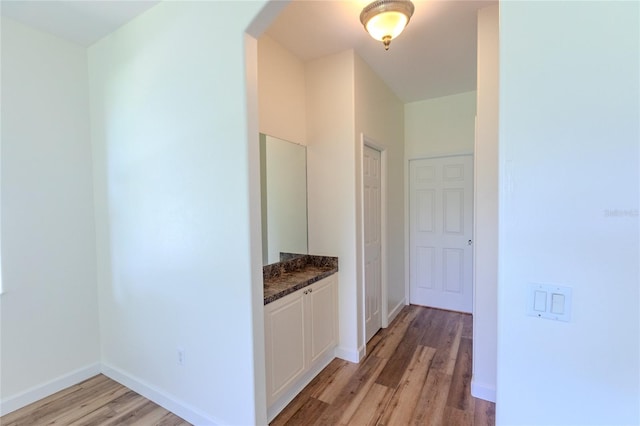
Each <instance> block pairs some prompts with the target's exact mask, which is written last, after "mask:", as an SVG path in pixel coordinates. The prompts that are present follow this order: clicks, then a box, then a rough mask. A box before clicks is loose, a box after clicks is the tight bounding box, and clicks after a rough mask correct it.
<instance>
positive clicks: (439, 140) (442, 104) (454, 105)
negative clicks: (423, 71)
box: [404, 91, 476, 159]
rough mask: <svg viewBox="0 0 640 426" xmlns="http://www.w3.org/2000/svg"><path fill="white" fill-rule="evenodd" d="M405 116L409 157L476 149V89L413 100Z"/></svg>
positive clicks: (406, 143) (406, 149) (405, 110)
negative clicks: (474, 145) (474, 143)
mask: <svg viewBox="0 0 640 426" xmlns="http://www.w3.org/2000/svg"><path fill="white" fill-rule="evenodd" d="M404 115H405V124H404V134H405V148H404V149H405V156H406V158H408V159H411V158H420V157H429V156H438V155H451V154H461V153H465V154H467V153H470V152H473V140H474V132H475V115H476V92H475V91H472V92H464V93H458V94H455V95H451V96H444V97H441V98H434V99H427V100H424V101H418V102H410V103H408V104H405V106H404Z"/></svg>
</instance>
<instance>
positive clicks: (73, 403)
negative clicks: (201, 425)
mask: <svg viewBox="0 0 640 426" xmlns="http://www.w3.org/2000/svg"><path fill="white" fill-rule="evenodd" d="M0 424H1V425H2V426H34V425H38V426H40V425H64V426H115V425H136V426H150V425H154V426H189V423H187V422H186V421H184V420H183V419H181V418H180V417H178V416H176V415H175V414H173V413H171V412H169V411H167V410H165V409H164V408H162V407H160V406H159V405H157V404H155V403H153V402H151V401H149V400H148V399H146V398H144V397H142V396H141V395H139V394H137V393H136V392H134V391H132V390H130V389H128V388H126V387H124V386H122V385H121V384H119V383H117V382H114V381H113V380H111V379H109V378H108V377H106V376H104V375H102V374H99V375H97V376H95V377H92V378H90V379H88V380H85V381H84V382H82V383H79V384H77V385H75V386H71V387H69V388H67V389H64V390H62V391H60V392H58V393H55V394H53V395H51V396H49V397H47V398H44V399H41V400H40V401H37V402H34V403H33V404H30V405H28V406H26V407H24V408H21V409H19V410H16V411H14V412H11V413H9V414H6V415H4V416H2V417H0Z"/></svg>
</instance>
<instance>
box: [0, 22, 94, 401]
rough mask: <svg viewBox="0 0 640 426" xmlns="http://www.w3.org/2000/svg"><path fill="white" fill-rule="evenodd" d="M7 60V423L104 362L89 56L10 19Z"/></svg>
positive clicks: (5, 33) (3, 385)
mask: <svg viewBox="0 0 640 426" xmlns="http://www.w3.org/2000/svg"><path fill="white" fill-rule="evenodd" d="M1 60H2V209H3V210H2V254H3V257H2V273H3V287H4V290H5V294H3V295H2V296H1V297H2V298H1V299H0V306H1V312H2V314H1V316H2V318H1V333H2V352H1V354H0V359H1V360H2V361H1V363H2V364H1V369H2V374H1V375H0V377H1V379H0V389H1V399H2V412H3V413H4V412H8V411H10V410H13V409H15V408H19V406H21V405H24V404H25V403H28V402H32V400H33V399H34V398H35V399H38V398H40V397H42V396H45V394H46V393H49V392H53V391H56V390H59V389H60V388H62V387H66V386H68V385H70V384H72V383H70V382H69V380H71V381H73V380H79V379H81V378H83V377H86V376H87V375H88V376H91V375H93V374H95V373H96V372H97V371H98V370H97V363H98V362H99V357H100V354H99V337H98V336H99V328H98V301H97V289H96V264H95V234H94V218H93V216H94V213H93V191H92V184H91V182H92V179H91V175H92V171H91V149H90V148H91V146H90V142H89V138H90V131H89V112H88V107H89V93H88V84H87V78H88V77H87V63H86V60H87V56H86V51H85V49H83V48H81V47H79V46H76V45H74V44H71V43H68V42H65V41H62V40H60V39H58V38H55V37H53V36H50V35H47V34H44V33H41V32H38V31H35V30H33V29H30V28H28V27H25V26H23V25H21V24H18V23H16V22H13V21H11V20H8V19H5V18H2V58H1ZM43 392H44V393H43Z"/></svg>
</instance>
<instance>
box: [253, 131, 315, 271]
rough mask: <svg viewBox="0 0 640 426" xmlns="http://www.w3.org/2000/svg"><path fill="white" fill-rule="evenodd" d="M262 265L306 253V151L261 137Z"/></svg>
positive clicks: (276, 139) (297, 146)
mask: <svg viewBox="0 0 640 426" xmlns="http://www.w3.org/2000/svg"><path fill="white" fill-rule="evenodd" d="M260 187H261V196H262V264H263V265H269V264H271V263H276V262H280V253H298V254H306V253H307V250H308V248H307V247H308V246H307V148H306V147H305V146H304V145H298V144H296V143H292V142H288V141H284V140H282V139H278V138H274V137H272V136H268V135H264V134H260Z"/></svg>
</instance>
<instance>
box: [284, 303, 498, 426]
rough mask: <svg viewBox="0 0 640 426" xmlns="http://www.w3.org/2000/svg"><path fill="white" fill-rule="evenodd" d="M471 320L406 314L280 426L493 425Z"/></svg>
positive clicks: (323, 377) (321, 381)
mask: <svg viewBox="0 0 640 426" xmlns="http://www.w3.org/2000/svg"><path fill="white" fill-rule="evenodd" d="M471 327H472V321H471V316H470V315H466V314H459V313H455V312H448V311H441V310H436V309H430V308H423V307H418V306H407V307H405V308H404V309H403V310H402V311H401V312H400V314H398V317H397V318H396V319H395V320H394V321H393V323H392V324H391V325H390V326H389V327H388V328H386V329H383V330H380V331H379V332H378V334H376V335H375V336H374V337H373V338H372V339H371V341H370V342H369V344H368V345H367V354H368V355H367V356H366V358H365V359H364V360H362V361H361V362H360V364H353V363H349V362H347V361H343V360H339V359H336V360H334V361H332V362H331V363H330V364H329V365H328V366H327V367H326V368H325V369H324V370H323V371H322V372H321V373H320V374H319V375H318V376H317V377H316V378H315V379H314V380H313V381H312V382H311V383H310V384H309V385H308V386H307V387H306V388H305V389H304V390H303V391H302V392H301V393H300V394H299V395H298V396H297V397H296V398H295V399H294V400H293V401H292V402H291V403H290V404H289V405H288V406H287V407H286V408H285V409H284V410H283V411H282V412H281V413H280V414H279V415H278V417H276V418H275V419H274V420H273V422H272V423H271V426H279V425H305V426H307V425H358V426H360V425H389V426H395V425H443V426H449V425H451V426H457V425H460V426H462V425H494V424H495V404H493V403H490V402H486V401H483V400H480V399H476V398H473V397H472V396H471V392H470V384H471V344H472V343H471V336H472V335H471V330H472V329H471Z"/></svg>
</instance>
